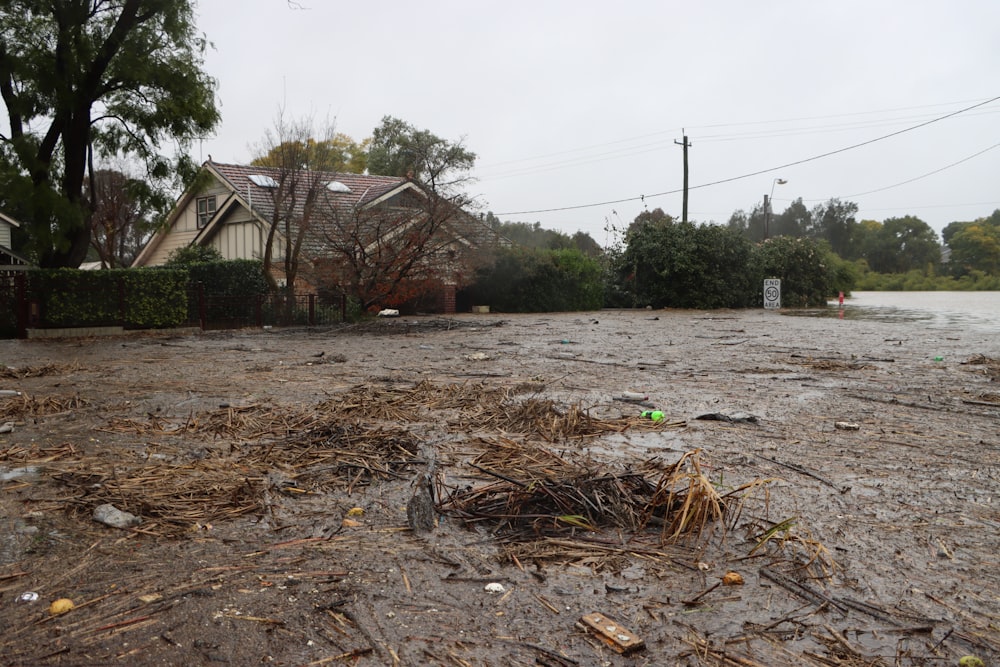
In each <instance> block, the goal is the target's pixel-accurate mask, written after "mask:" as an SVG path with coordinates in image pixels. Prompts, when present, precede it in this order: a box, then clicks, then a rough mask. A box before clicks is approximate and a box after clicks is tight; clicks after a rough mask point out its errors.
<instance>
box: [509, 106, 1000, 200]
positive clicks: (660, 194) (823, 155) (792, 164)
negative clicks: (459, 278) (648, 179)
mask: <svg viewBox="0 0 1000 667" xmlns="http://www.w3.org/2000/svg"><path fill="white" fill-rule="evenodd" d="M997 100H1000V96H997V97H993V98H990V99H988V100H986V101H983V102H979V103H977V104H973V105H972V106H968V107H965V108H964V109H959V110H958V111H953V112H951V113H947V114H945V115H943V116H938V117H936V118H932V119H931V120H928V121H925V122H923V123H918V124H917V125H913V126H910V127H907V128H904V129H902V130H897V131H896V132H890V133H889V134H884V135H882V136H880V137H876V138H874V139H868V140H867V141H862V142H860V143H856V144H851V145H850V146H845V147H843V148H838V149H836V150H832V151H827V152H826V153H820V154H819V155H814V156H812V157H808V158H804V159H802V160H795V161H793V162H786V163H785V164H780V165H776V166H774V167H768V168H766V169H759V170H757V171H754V172H750V173H747V174H742V175H740V176H732V177H730V178H723V179H720V180H717V181H711V182H709V183H702V184H701V185H693V186H691V187H690V188H689V190H697V189H701V188H707V187H711V186H714V185H722V184H723V183H732V182H733V181H739V180H743V179H745V178H752V177H754V176H760V175H762V174H767V173H771V172H774V171H778V170H780V169H787V168H789V167H795V166H798V165H800V164H806V163H807V162H814V161H816V160H821V159H823V158H827V157H830V156H832V155H837V154H840V153H845V152H847V151H851V150H854V149H856V148H861V147H863V146H869V145H871V144H874V143H876V142H879V141H884V140H885V139H890V138H892V137H896V136H899V135H901V134H905V133H907V132H912V131H914V130H918V129H920V128H922V127H927V126H928V125H931V124H933V123H938V122H940V121H942V120H947V119H948V118H952V117H954V116H958V115H960V114H963V113H966V112H968V111H971V110H973V109H978V108H979V107H982V106H985V105H987V104H990V103H992V102H996V101H997ZM987 150H988V149H987ZM682 191H683V189H677V190H666V191H664V192H656V193H653V194H651V195H639V196H638V197H626V198H623V199H615V200H610V201H603V202H595V203H592V204H578V205H576V206H559V207H554V208H545V209H535V210H530V211H509V212H506V213H497V214H496V215H498V216H501V215H527V214H533V213H555V212H558V211H574V210H579V209H584V208H595V207H598V206H608V205H609V204H623V203H626V202H635V201H645V200H646V199H652V198H654V197H663V196H665V195H672V194H677V193H678V192H682Z"/></svg>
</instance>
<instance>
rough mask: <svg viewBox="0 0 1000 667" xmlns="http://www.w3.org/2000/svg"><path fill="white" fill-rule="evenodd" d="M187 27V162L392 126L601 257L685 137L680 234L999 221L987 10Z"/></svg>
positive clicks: (417, 11) (549, 12)
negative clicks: (842, 213)
mask: <svg viewBox="0 0 1000 667" xmlns="http://www.w3.org/2000/svg"><path fill="white" fill-rule="evenodd" d="M296 7H299V8H296ZM198 13H199V19H198V23H199V27H200V28H201V30H202V31H203V32H204V33H205V34H206V36H207V37H208V39H209V40H210V41H211V42H212V43H213V45H214V48H213V50H211V51H210V52H209V53H208V55H207V57H206V69H207V70H208V72H209V74H211V75H212V76H214V77H215V78H216V79H217V80H218V83H219V91H218V94H219V98H220V102H221V110H222V123H221V125H220V127H219V128H218V131H217V133H216V135H215V136H214V137H213V138H209V139H207V140H206V141H204V143H203V144H202V145H201V146H200V148H199V149H197V150H199V154H197V155H195V158H197V159H207V158H208V155H209V154H211V155H212V158H213V159H214V160H216V161H218V162H236V163H245V162H247V161H249V160H250V159H251V157H252V156H253V152H254V147H255V146H258V145H260V142H261V141H262V139H263V137H264V134H265V132H266V131H267V130H268V129H269V128H272V127H273V125H274V120H275V117H276V115H277V112H278V109H279V107H281V106H284V108H285V115H286V118H293V119H303V118H309V117H311V118H313V119H314V121H315V122H316V123H317V125H318V126H321V125H324V124H325V122H326V120H327V118H329V119H331V120H332V121H333V122H335V125H336V130H337V131H338V132H342V133H344V134H347V135H349V136H351V137H352V138H354V139H355V140H358V141H360V140H361V139H364V138H366V137H368V136H370V135H371V133H372V130H373V129H374V128H375V127H376V126H378V125H379V123H380V122H381V119H382V117H383V116H386V115H391V116H395V117H397V118H400V119H402V120H405V121H407V122H409V123H411V124H412V125H414V126H415V127H417V128H419V129H425V130H429V131H431V132H433V133H434V134H436V135H438V136H440V137H442V138H445V139H449V140H453V141H457V140H462V141H463V142H464V144H465V146H466V147H467V148H468V149H470V150H472V151H473V152H475V153H476V154H477V155H478V160H477V167H476V170H475V174H474V175H475V177H476V178H477V179H478V180H477V181H476V182H475V183H473V184H472V186H471V187H470V194H472V195H474V196H475V197H476V199H477V201H478V202H479V204H480V205H481V207H482V210H483V211H487V210H488V211H493V212H494V213H496V214H498V215H499V216H500V217H501V219H503V220H511V221H522V222H532V223H533V222H536V221H537V222H540V223H541V225H542V226H543V227H546V228H550V229H558V230H560V231H563V232H566V233H568V234H572V233H574V232H576V231H577V230H583V231H585V232H587V233H589V234H590V235H591V236H593V237H594V239H595V240H597V241H598V242H599V243H601V244H602V245H603V244H605V243H607V241H608V237H607V234H606V232H605V228H606V226H607V225H608V223H612V224H614V225H616V226H618V227H622V226H624V225H626V224H627V223H629V222H631V221H632V220H633V219H634V218H635V216H636V215H637V214H638V213H640V212H641V211H642V210H643V209H644V208H648V209H650V210H652V209H654V208H657V207H658V208H662V209H663V210H664V211H666V212H667V213H669V214H671V215H674V216H675V217H678V218H680V216H681V208H682V195H681V190H682V186H683V151H682V148H681V146H680V145H679V144H680V142H681V138H682V136H683V134H684V133H685V132H686V134H687V136H688V140H689V141H690V143H691V147H690V149H689V165H690V186H691V190H690V202H689V210H688V217H689V219H691V220H693V221H696V222H717V223H725V222H726V221H727V220H728V219H729V217H730V215H732V213H733V212H734V211H736V210H738V209H743V210H745V211H747V212H749V211H750V210H751V209H752V208H753V207H754V206H755V205H759V204H761V202H762V200H763V195H764V194H765V193H768V194H769V193H770V192H771V191H772V188H773V192H774V210H775V213H780V212H781V211H782V210H784V208H785V206H787V205H788V203H789V202H790V201H792V200H793V199H796V198H799V197H801V198H803V200H804V201H805V204H806V206H807V207H809V208H812V207H813V206H815V205H817V204H821V203H824V202H826V201H828V200H829V199H830V198H833V197H837V198H840V199H842V200H847V201H852V202H855V203H857V204H858V206H859V208H860V210H859V213H858V219H859V220H860V219H873V220H878V221H883V220H885V219H886V218H891V217H900V216H904V215H915V216H917V217H919V218H921V219H922V220H924V221H925V222H927V223H928V224H929V225H931V227H933V228H934V229H935V230H936V231H937V232H938V233H940V231H941V229H942V228H943V227H944V226H945V225H947V224H948V223H949V222H952V221H955V220H962V221H964V220H974V219H976V218H979V217H984V216H987V215H989V214H991V213H992V212H993V211H994V210H995V209H997V208H1000V100H996V101H990V102H987V101H988V100H991V99H993V98H997V97H1000V38H998V37H997V27H998V26H1000V2H998V1H997V0H951V1H949V2H944V1H942V0H836V1H819V0H810V1H804V0H772V1H768V0H762V1H758V2H748V1H746V0H715V1H699V2H690V1H688V2H674V1H672V0H670V1H667V0H661V1H658V2H657V1H654V0H634V1H633V0H621V1H620V2H617V3H610V2H599V1H597V0H574V1H569V0H566V1H563V0H532V1H531V2H527V1H523V2H522V1H521V0H504V1H503V2H494V1H491V0H455V1H451V0H448V1H443V0H424V1H423V2H413V1H406V2H403V1H397V0H379V1H377V2H375V1H372V2H334V1H333V0H299V2H291V3H290V2H286V0H241V1H240V2H231V1H230V0H200V2H199V4H198ZM983 103H985V104H983ZM975 105H980V106H978V107H976V108H974V109H971V110H968V111H965V112H963V113H957V114H956V112H959V111H961V110H963V109H966V108H969V107H973V106H975ZM949 114H956V115H953V116H952V117H949V118H943V119H941V120H937V121H935V119H939V118H942V117H944V116H947V115H949ZM932 121H935V122H932ZM921 124H926V125H925V126H924V127H917V126H919V125H921ZM909 128H915V129H912V130H911V129H909ZM894 133H896V134H895V135H894ZM887 135H894V136H888V137H887V138H884V139H880V137H886V136H887ZM675 142H677V143H675ZM858 144H864V145H862V146H859V147H856V148H849V147H852V146H856V145H858ZM845 149H846V150H845ZM826 154H830V155H826ZM824 155H826V156H825V157H820V156H824ZM814 158H815V159H814ZM777 178H781V179H785V180H787V183H786V184H784V185H779V184H776V183H775V179H777ZM720 181H725V182H721V183H719V182H720ZM663 193H666V194H663ZM643 197H644V199H643ZM549 209H562V210H549Z"/></svg>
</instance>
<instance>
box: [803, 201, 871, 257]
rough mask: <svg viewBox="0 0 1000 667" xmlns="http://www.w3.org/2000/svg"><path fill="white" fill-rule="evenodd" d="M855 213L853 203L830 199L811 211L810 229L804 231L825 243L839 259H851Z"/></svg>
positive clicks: (855, 207) (856, 207)
mask: <svg viewBox="0 0 1000 667" xmlns="http://www.w3.org/2000/svg"><path fill="white" fill-rule="evenodd" d="M857 212H858V205H857V204H855V203H854V202H849V201H840V200H839V199H831V200H830V201H829V202H827V203H826V204H825V205H823V204H820V205H819V206H817V207H816V208H814V209H813V210H812V213H811V216H810V217H811V219H810V220H809V225H810V227H809V229H807V230H805V231H807V232H808V234H809V236H811V237H812V238H814V239H822V240H825V241H827V242H828V243H829V244H830V249H831V250H833V251H834V252H835V253H837V255H839V256H840V257H843V258H845V259H849V258H853V257H854V256H855V253H854V248H853V247H852V239H853V238H854V228H855V227H856V226H857V224H858V223H857V221H856V220H855V219H854V216H855V215H856V214H857Z"/></svg>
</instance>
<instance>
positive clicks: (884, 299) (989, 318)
mask: <svg viewBox="0 0 1000 667" xmlns="http://www.w3.org/2000/svg"><path fill="white" fill-rule="evenodd" d="M838 305H839V304H838V302H837V301H836V300H833V301H830V302H829V303H828V304H827V307H826V308H815V309H807V310H799V311H795V310H788V311H784V312H785V314H787V315H797V316H807V317H837V318H840V319H851V320H878V321H882V322H913V323H918V324H923V325H924V326H926V327H928V328H931V329H954V328H959V329H971V330H976V331H985V332H995V333H1000V292H854V293H853V294H851V296H850V298H847V299H845V300H844V307H843V308H839V307H838Z"/></svg>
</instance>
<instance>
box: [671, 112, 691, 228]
mask: <svg viewBox="0 0 1000 667" xmlns="http://www.w3.org/2000/svg"><path fill="white" fill-rule="evenodd" d="M681 133H682V134H683V137H684V141H677V140H676V139H674V143H675V144H677V145H678V146H683V147H684V205H683V208H682V209H681V222H687V221H688V148H690V147H691V142H689V141H688V137H687V133H686V132H685V131H684V128H683V127H682V128H681Z"/></svg>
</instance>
